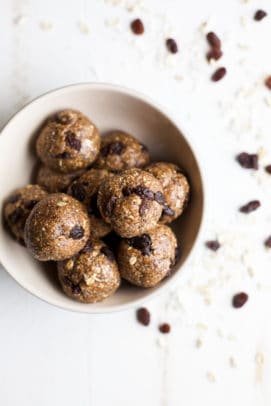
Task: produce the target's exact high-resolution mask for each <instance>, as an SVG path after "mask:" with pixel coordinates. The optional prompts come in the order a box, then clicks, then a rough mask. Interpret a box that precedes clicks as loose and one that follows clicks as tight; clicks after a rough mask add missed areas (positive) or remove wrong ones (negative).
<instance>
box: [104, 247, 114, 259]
mask: <svg viewBox="0 0 271 406" xmlns="http://www.w3.org/2000/svg"><path fill="white" fill-rule="evenodd" d="M101 253H102V254H104V255H105V256H106V258H108V259H109V261H111V262H112V261H114V260H115V255H114V254H113V252H112V251H111V249H110V248H108V247H106V246H104V247H102V248H101Z"/></svg>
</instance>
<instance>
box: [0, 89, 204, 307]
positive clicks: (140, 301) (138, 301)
mask: <svg viewBox="0 0 271 406" xmlns="http://www.w3.org/2000/svg"><path fill="white" fill-rule="evenodd" d="M81 88H84V89H85V88H90V89H97V90H102V91H103V90H104V91H112V92H116V93H122V94H125V95H127V96H130V97H133V98H135V99H138V100H139V101H141V102H143V103H147V104H148V105H149V106H150V107H152V108H155V109H156V110H157V111H158V112H159V113H160V114H162V115H164V116H165V117H166V118H167V119H168V120H169V121H170V122H171V123H172V124H173V125H174V126H175V127H176V128H177V129H178V130H179V132H180V133H181V134H182V135H183V137H184V138H185V141H186V142H187V144H188V146H189V147H190V149H191V151H192V152H193V154H194V158H195V160H196V163H197V165H198V168H199V174H200V181H201V185H202V191H203V196H202V214H201V219H200V224H199V228H198V231H197V234H196V237H195V241H194V243H193V246H192V248H191V250H190V252H189V254H188V256H187V257H186V259H185V260H184V262H183V263H182V265H181V266H179V267H178V268H177V269H176V270H175V272H174V274H173V275H172V276H171V278H170V279H168V281H167V282H166V283H164V284H163V285H161V286H160V287H158V289H156V290H149V293H147V294H146V296H145V297H142V298H139V299H134V300H132V301H130V302H129V303H123V304H119V305H115V306H112V305H109V306H105V307H103V308H101V309H99V308H96V309H94V308H93V309H91V306H86V307H84V306H83V305H82V307H80V308H75V307H74V306H73V303H74V302H73V301H72V300H71V303H70V304H67V305H63V304H62V303H59V301H58V300H53V299H50V298H48V297H47V296H42V295H39V294H38V293H36V292H35V289H32V288H30V287H26V286H25V284H24V283H22V282H21V281H19V280H18V279H17V277H16V272H13V270H10V269H8V267H6V265H5V263H4V262H2V260H1V258H0V265H2V267H3V269H4V270H5V271H6V272H7V273H8V274H9V275H10V276H11V277H12V278H13V279H14V280H15V281H16V282H17V284H18V285H19V286H21V287H22V288H23V289H25V290H26V291H27V292H28V293H30V294H31V295H32V296H34V297H36V298H38V299H40V300H42V301H43V302H45V303H48V304H50V305H52V306H55V307H57V308H59V309H61V310H66V311H71V312H74V313H85V314H108V313H116V312H120V311H124V310H128V309H133V308H135V307H136V306H140V305H142V304H143V303H146V302H147V301H149V300H151V299H154V298H155V297H158V296H159V295H161V294H162V293H163V292H164V293H165V291H166V290H169V289H170V287H172V285H173V283H176V281H177V279H178V278H180V277H181V276H182V277H183V278H184V275H183V274H184V271H182V272H179V270H180V268H182V269H183V268H185V267H187V265H188V263H189V259H191V257H192V254H193V253H194V252H195V250H196V247H197V246H198V244H199V241H200V236H201V234H202V230H203V224H204V222H205V221H204V220H205V205H206V186H205V176H204V169H203V167H202V164H201V162H202V154H201V153H200V151H199V149H198V148H197V147H196V145H195V143H194V142H193V141H191V139H188V138H187V136H186V135H187V133H189V132H188V131H187V130H186V129H185V130H184V131H183V130H182V129H183V126H180V125H179V123H178V120H176V118H175V117H173V115H171V113H170V112H169V110H168V108H166V107H165V106H163V105H161V104H160V103H157V102H156V101H154V100H153V99H152V98H151V97H149V96H147V95H145V94H144V93H142V92H140V91H138V90H134V89H131V88H129V87H126V86H122V85H117V84H111V83H106V82H80V83H74V84H68V85H65V86H61V87H57V88H54V89H51V90H49V91H47V92H44V93H42V94H41V95H39V96H37V97H35V98H34V99H32V100H30V101H29V102H27V103H26V104H24V105H23V106H22V108H20V109H19V110H18V111H17V112H15V113H14V114H13V115H12V116H10V118H9V119H8V120H7V122H6V123H5V124H4V125H3V127H2V128H1V130H0V144H1V141H2V142H3V139H4V138H5V134H4V133H5V131H6V130H7V129H8V127H9V125H10V124H11V123H12V121H13V120H14V119H15V118H17V117H18V116H20V115H22V114H24V113H25V111H26V110H27V109H28V108H29V106H30V105H33V104H35V103H39V102H40V101H41V100H42V99H47V98H50V97H51V96H53V95H54V94H57V93H62V92H66V91H69V90H70V89H78V90H80V89H81ZM146 292H148V290H147V289H146Z"/></svg>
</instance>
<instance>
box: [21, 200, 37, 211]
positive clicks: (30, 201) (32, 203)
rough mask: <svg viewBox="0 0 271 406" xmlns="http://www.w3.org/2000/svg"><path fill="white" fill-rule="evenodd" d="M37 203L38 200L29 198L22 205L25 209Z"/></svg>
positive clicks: (29, 208) (30, 208)
mask: <svg viewBox="0 0 271 406" xmlns="http://www.w3.org/2000/svg"><path fill="white" fill-rule="evenodd" d="M37 203H38V200H29V201H28V202H25V205H24V207H25V208H26V209H27V210H32V209H33V207H34V206H36V204H37Z"/></svg>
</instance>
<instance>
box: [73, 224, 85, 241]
mask: <svg viewBox="0 0 271 406" xmlns="http://www.w3.org/2000/svg"><path fill="white" fill-rule="evenodd" d="M84 234H85V231H84V229H83V227H82V226H74V227H73V228H72V229H71V231H70V238H72V239H73V240H80V239H81V238H83V237H84Z"/></svg>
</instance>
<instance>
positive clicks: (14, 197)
mask: <svg viewBox="0 0 271 406" xmlns="http://www.w3.org/2000/svg"><path fill="white" fill-rule="evenodd" d="M20 197H21V195H20V194H19V193H17V194H15V195H11V196H10V197H9V198H8V199H7V203H16V202H18V200H19V199H20Z"/></svg>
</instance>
